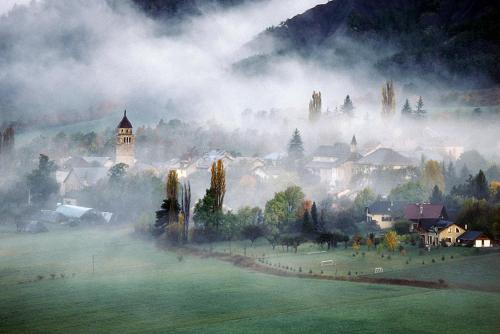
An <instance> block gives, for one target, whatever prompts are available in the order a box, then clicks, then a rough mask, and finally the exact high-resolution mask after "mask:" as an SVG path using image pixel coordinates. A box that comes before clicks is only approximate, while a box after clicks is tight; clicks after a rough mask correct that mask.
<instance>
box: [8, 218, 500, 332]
mask: <svg viewBox="0 0 500 334" xmlns="http://www.w3.org/2000/svg"><path fill="white" fill-rule="evenodd" d="M49 229H50V230H51V231H50V232H48V233H44V234H38V235H31V234H19V233H15V232H13V230H14V229H13V228H7V227H2V228H1V229H0V291H1V294H0V332H2V333H116V332H119V333H305V332H315V333H327V332H328V333H331V332H337V333H364V332H371V333H388V332H394V333H443V332H450V331H453V332H455V333H468V332H471V331H474V332H475V333H492V332H495V331H497V329H498V326H500V320H499V319H498V314H500V298H499V296H500V295H499V294H498V293H496V292H485V291H474V290H466V289H455V288H452V289H443V290H432V289H423V288H415V287H405V286H394V285H373V284H364V283H354V282H341V281H327V280H317V279H305V278H293V277H279V276H272V275H268V274H263V273H257V272H253V271H250V270H247V269H244V268H238V267H235V266H233V265H232V264H230V263H227V262H222V261H219V260H216V259H213V258H208V259H202V258H198V257H194V256H187V255H184V256H183V257H182V258H181V257H180V256H179V255H180V254H178V253H176V252H168V251H163V250H159V249H157V248H156V247H155V246H154V244H153V243H152V242H151V241H147V240H139V239H136V238H133V237H131V236H130V230H129V229H128V228H120V229H116V230H115V229H83V228H82V229H79V228H75V229H70V228H60V227H57V228H55V227H52V228H51V227H50V226H49ZM219 246H220V247H225V245H218V246H217V247H219ZM259 247H262V249H261V248H259ZM308 247H309V246H307V245H305V247H304V250H303V251H304V252H305V253H306V255H304V254H299V253H298V254H293V255H292V254H290V253H289V254H285V253H286V252H284V253H283V254H276V256H275V257H269V260H270V261H272V262H274V261H275V260H272V259H276V261H278V259H279V261H282V260H283V261H285V259H287V258H289V260H290V261H291V262H290V263H291V264H290V265H293V266H297V265H299V264H301V263H313V262H317V260H319V259H321V258H322V256H324V253H321V254H310V255H307V253H309V252H311V251H313V250H309V249H308ZM263 249H265V246H257V247H255V248H252V249H247V251H248V252H251V251H255V252H259V251H261V250H263ZM299 251H301V252H302V250H301V248H299ZM335 252H337V253H342V252H345V253H346V254H344V256H345V258H346V260H345V261H347V259H349V260H351V261H357V260H358V259H357V258H355V259H354V260H353V259H351V258H349V256H348V250H343V251H338V250H335V251H333V252H332V253H334V254H337V253H335ZM464 252H465V251H464ZM374 253H375V252H374ZM249 255H252V254H249ZM254 255H257V254H254ZM326 255H330V256H331V255H332V254H329V253H327V254H326ZM92 256H94V265H93V266H92ZM259 256H260V255H259ZM374 256H375V255H374ZM417 256H418V255H417ZM422 256H424V255H422ZM425 256H428V255H425ZM494 256H495V255H494V254H493V255H485V256H484V259H487V257H494ZM308 257H309V259H311V257H318V258H312V259H313V261H309V260H305V259H307V258H308ZM392 258H396V256H392ZM469 258H470V259H479V258H481V259H482V258H483V256H470V255H468V254H465V253H464V254H462V255H460V254H458V255H456V256H455V257H454V259H453V260H452V261H450V262H449V263H450V264H451V263H453V261H456V262H455V263H460V261H467V259H469ZM368 260H369V258H368V257H367V255H365V261H368ZM266 261H267V260H266ZM293 261H297V262H293ZM303 261H306V262H303ZM360 261H361V259H360ZM390 261H392V259H391V260H390ZM339 262H340V260H339ZM283 263H285V262H283ZM447 264H448V262H446V265H447ZM311 265H312V264H311ZM442 265H445V264H442V263H436V264H434V265H429V266H428V268H432V267H433V266H434V267H436V268H437V267H438V266H442ZM304 266H306V264H304ZM401 266H402V267H404V266H407V265H406V263H405V262H404V265H403V264H401ZM408 266H410V267H409V268H407V269H403V270H410V271H411V270H412V269H414V270H416V268H417V266H413V265H410V264H408ZM368 267H369V266H368V265H366V268H368ZM318 268H319V267H318ZM316 270H317V269H316ZM360 270H361V269H360ZM92 271H94V272H92ZM399 272H401V273H402V272H403V271H401V270H400V271H399ZM387 273H389V272H387ZM393 273H396V271H395V270H394V272H393Z"/></svg>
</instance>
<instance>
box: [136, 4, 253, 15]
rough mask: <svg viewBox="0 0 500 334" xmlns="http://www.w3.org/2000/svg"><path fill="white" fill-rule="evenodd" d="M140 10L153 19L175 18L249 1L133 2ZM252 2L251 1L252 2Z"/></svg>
mask: <svg viewBox="0 0 500 334" xmlns="http://www.w3.org/2000/svg"><path fill="white" fill-rule="evenodd" d="M132 1H133V2H134V3H135V4H136V5H137V6H138V7H139V8H141V9H142V10H143V11H144V12H146V13H147V14H149V15H151V16H153V17H159V18H173V17H177V18H179V17H184V16H189V15H200V14H201V9H202V8H206V7H221V8H226V7H231V6H237V5H241V4H243V3H244V2H248V1H249V0H132ZM250 1H251V0H250Z"/></svg>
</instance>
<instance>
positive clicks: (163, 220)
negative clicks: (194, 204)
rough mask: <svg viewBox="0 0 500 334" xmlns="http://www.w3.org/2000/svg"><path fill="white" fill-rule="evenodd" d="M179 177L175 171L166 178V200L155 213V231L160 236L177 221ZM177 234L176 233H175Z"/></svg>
mask: <svg viewBox="0 0 500 334" xmlns="http://www.w3.org/2000/svg"><path fill="white" fill-rule="evenodd" d="M178 191H179V177H178V176H177V171H175V170H171V171H169V173H168V176H167V182H166V187H165V193H166V199H165V200H164V201H163V203H162V205H161V209H160V210H158V211H156V223H155V227H156V231H157V233H158V234H162V233H163V232H164V231H165V229H166V227H167V226H168V225H170V224H177V223H178V219H179V212H180V209H181V208H180V205H179V201H178ZM176 233H177V232H176Z"/></svg>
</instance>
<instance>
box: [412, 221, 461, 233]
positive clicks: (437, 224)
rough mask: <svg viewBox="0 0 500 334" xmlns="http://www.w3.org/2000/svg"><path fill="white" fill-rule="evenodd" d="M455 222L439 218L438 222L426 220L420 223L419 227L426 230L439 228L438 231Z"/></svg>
mask: <svg viewBox="0 0 500 334" xmlns="http://www.w3.org/2000/svg"><path fill="white" fill-rule="evenodd" d="M454 224H455V223H454V222H452V221H448V220H439V221H437V222H433V221H431V222H429V221H424V222H421V223H420V225H419V228H420V229H423V230H425V231H434V229H435V228H437V229H438V231H441V230H443V229H445V228H448V227H449V226H451V225H454Z"/></svg>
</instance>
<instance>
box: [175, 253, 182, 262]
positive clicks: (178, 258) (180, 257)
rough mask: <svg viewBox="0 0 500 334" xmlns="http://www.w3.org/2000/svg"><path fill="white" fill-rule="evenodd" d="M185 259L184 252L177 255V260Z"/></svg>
mask: <svg viewBox="0 0 500 334" xmlns="http://www.w3.org/2000/svg"><path fill="white" fill-rule="evenodd" d="M182 260H184V256H183V255H182V254H179V255H177V261H179V262H182Z"/></svg>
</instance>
